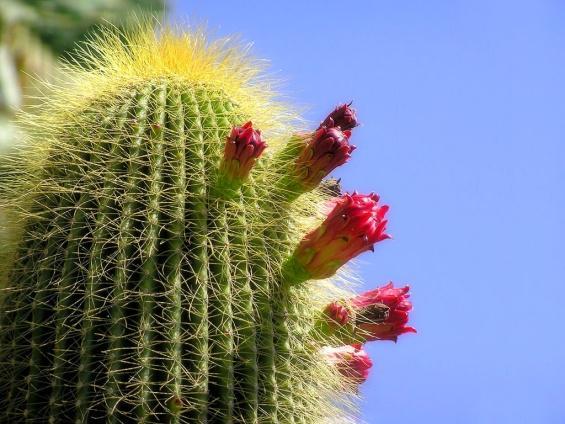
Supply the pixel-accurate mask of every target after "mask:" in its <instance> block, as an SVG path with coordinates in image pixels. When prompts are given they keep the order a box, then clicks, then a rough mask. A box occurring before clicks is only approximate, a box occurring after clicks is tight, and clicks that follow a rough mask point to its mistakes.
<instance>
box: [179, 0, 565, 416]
mask: <svg viewBox="0 0 565 424" xmlns="http://www.w3.org/2000/svg"><path fill="white" fill-rule="evenodd" d="M170 13H171V17H172V19H177V18H179V17H187V16H188V17H190V18H191V19H196V20H197V21H203V20H204V21H207V22H208V25H209V27H210V28H212V29H215V30H217V31H218V34H221V35H223V34H230V33H233V32H236V33H239V34H241V35H242V36H243V38H244V39H245V40H247V41H253V42H254V43H255V53H256V54H257V55H258V56H260V57H266V58H269V59H270V60H271V62H272V70H273V71H276V72H278V73H279V74H280V75H281V76H284V77H285V78H286V79H287V81H288V82H287V84H286V92H285V94H287V95H289V96H291V97H292V98H293V99H295V100H296V102H297V103H299V104H303V105H310V106H311V109H310V110H309V112H308V113H307V116H306V117H307V118H308V119H311V120H312V121H313V122H317V121H319V120H320V119H322V118H323V116H324V114H325V112H327V111H329V110H330V108H332V107H333V106H334V105H335V104H337V103H338V102H341V101H348V100H351V99H352V100H353V101H354V105H355V106H356V108H357V110H358V115H359V117H360V119H361V121H362V123H363V126H362V127H360V128H358V129H357V130H356V131H355V134H354V136H353V142H354V144H356V145H357V146H358V149H357V151H355V153H354V157H353V159H352V160H351V162H350V163H349V164H348V166H345V167H344V168H343V169H342V170H340V171H339V173H338V175H339V176H341V177H343V181H344V184H345V188H347V189H349V190H352V189H354V188H357V189H359V190H361V191H365V192H368V191H371V190H375V191H377V192H378V193H380V194H381V196H382V198H383V200H384V201H385V202H386V203H388V204H390V205H391V211H390V213H389V217H390V227H389V228H390V232H391V233H392V234H393V236H394V240H392V241H386V242H383V243H382V244H380V245H378V247H377V250H376V252H375V254H373V255H370V254H366V255H364V256H363V257H362V262H363V263H364V265H363V268H362V269H363V274H364V276H365V278H366V280H367V287H366V288H369V287H372V286H374V285H378V284H381V283H385V282H387V281H388V280H389V279H390V280H393V281H395V282H398V283H402V282H409V283H410V284H411V286H412V291H413V302H414V305H415V311H414V313H413V315H412V322H413V324H414V325H415V326H416V327H417V328H418V330H419V334H417V335H406V336H405V337H402V338H401V339H400V341H399V342H398V344H396V345H394V344H392V343H387V342H383V343H373V344H371V345H370V346H369V351H370V354H371V356H372V358H373V360H374V363H375V365H374V367H373V370H372V375H371V378H370V380H369V381H368V382H367V383H365V385H364V386H363V388H362V391H363V392H364V396H365V401H364V402H363V404H362V418H363V419H364V420H365V421H367V422H369V423H387V424H396V423H434V424H438V423H458V424H466V423H473V424H477V423H479V424H482V423H489V424H490V423H496V424H506V423H509V424H510V423H512V424H519V423H528V424H532V423H535V424H538V423H544V424H545V423H551V424H553V423H565V397H564V394H565V364H564V362H565V338H564V330H563V326H564V324H565V319H564V318H565V302H564V301H565V279H564V275H565V260H564V259H565V258H564V253H565V249H564V248H563V240H564V236H565V225H564V220H565V191H564V188H563V184H564V182H565V140H564V137H565V131H564V130H565V82H564V81H565V2H563V1H562V0H553V1H550V0H531V1H520V0H512V1H497V0H468V1H455V0H449V1H448V0H444V1H434V0H425V1H424V0H421V1H405V2H399V1H369V0H367V1H349V2H348V1H343V0H341V1H306V0H301V1H295V0H286V1H284V2H279V1H265V0H263V1H204V0H201V1H183V2H181V1H178V2H177V3H176V4H173V6H172V7H171V11H170Z"/></svg>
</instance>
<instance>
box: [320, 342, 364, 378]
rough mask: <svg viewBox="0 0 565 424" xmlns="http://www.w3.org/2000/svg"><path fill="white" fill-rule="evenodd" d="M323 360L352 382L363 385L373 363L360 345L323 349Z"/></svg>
mask: <svg viewBox="0 0 565 424" xmlns="http://www.w3.org/2000/svg"><path fill="white" fill-rule="evenodd" d="M320 353H321V354H322V356H323V358H324V359H325V360H326V361H327V362H329V363H330V364H332V365H334V366H335V367H337V369H338V370H339V372H340V373H341V374H342V375H343V376H344V377H345V378H347V379H348V380H350V381H351V382H354V383H357V384H361V383H364V382H365V381H366V380H367V377H368V376H369V369H370V368H371V367H372V366H373V361H371V358H369V355H368V354H367V352H365V350H364V349H363V346H362V345H360V344H354V345H347V346H340V347H330V346H326V347H324V348H322V349H321V351H320Z"/></svg>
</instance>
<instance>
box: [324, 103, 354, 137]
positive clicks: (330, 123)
mask: <svg viewBox="0 0 565 424" xmlns="http://www.w3.org/2000/svg"><path fill="white" fill-rule="evenodd" d="M350 106H351V103H344V104H342V105H340V106H338V107H336V108H335V109H334V111H333V112H332V113H330V114H329V115H328V116H327V117H326V119H324V120H323V121H322V123H321V124H320V126H319V127H318V129H320V128H322V127H325V128H334V127H339V128H340V129H341V130H342V131H346V130H351V129H353V128H355V127H356V126H357V125H359V122H358V121H357V116H356V115H355V110H354V109H352V108H351V107H350Z"/></svg>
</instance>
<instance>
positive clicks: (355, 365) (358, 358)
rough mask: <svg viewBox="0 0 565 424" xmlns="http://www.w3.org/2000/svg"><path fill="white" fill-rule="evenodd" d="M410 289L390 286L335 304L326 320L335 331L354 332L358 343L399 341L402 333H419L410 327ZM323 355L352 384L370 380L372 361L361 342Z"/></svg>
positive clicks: (327, 310)
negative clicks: (347, 330) (346, 330)
mask: <svg viewBox="0 0 565 424" xmlns="http://www.w3.org/2000/svg"><path fill="white" fill-rule="evenodd" d="M409 290H410V288H409V287H408V286H405V287H394V286H393V284H392V283H389V284H387V285H385V286H383V287H378V288H376V289H374V290H369V291H367V292H365V293H363V294H360V295H358V296H356V297H354V298H352V299H349V300H342V301H336V302H332V303H330V304H329V305H328V306H327V307H326V308H325V310H324V316H325V318H324V320H325V321H327V324H329V326H330V327H331V328H333V329H341V328H346V329H349V330H352V333H353V334H352V335H353V339H356V340H358V341H362V342H369V341H374V340H392V341H394V342H396V341H397V339H398V336H400V335H401V334H404V333H415V332H416V329H414V328H413V327H410V326H407V325H406V324H407V323H408V313H409V312H410V310H411V309H412V303H411V302H410V301H409V300H408V298H409V296H410V295H409V294H408V291H409ZM320 353H321V354H322V356H323V357H324V359H325V360H326V361H327V362H328V363H330V364H332V365H334V366H336V367H337V370H338V371H339V372H340V373H341V374H342V375H343V376H344V377H345V378H346V379H347V380H348V381H351V382H353V383H356V384H360V383H363V382H364V381H365V380H366V379H367V376H368V373H369V368H370V367H371V365H372V362H371V359H370V358H369V357H368V355H367V353H366V352H365V350H363V347H362V344H361V343H353V344H349V345H344V346H340V347H324V348H322V349H321V351H320Z"/></svg>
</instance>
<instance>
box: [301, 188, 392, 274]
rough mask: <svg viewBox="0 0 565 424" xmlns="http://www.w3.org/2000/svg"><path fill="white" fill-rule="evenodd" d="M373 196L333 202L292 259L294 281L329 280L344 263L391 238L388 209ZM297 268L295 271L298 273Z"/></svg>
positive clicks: (353, 195)
mask: <svg viewBox="0 0 565 424" xmlns="http://www.w3.org/2000/svg"><path fill="white" fill-rule="evenodd" d="M378 202H379V196H377V195H376V194H373V193H372V194H369V195H368V196H367V195H362V194H357V193H355V192H354V193H353V194H345V195H343V196H341V197H339V198H336V199H334V200H333V203H334V207H333V210H332V211H331V212H330V213H329V215H328V217H327V218H326V220H325V221H324V222H323V223H322V224H321V225H320V226H319V227H318V228H316V229H314V230H313V231H311V232H310V233H308V234H307V235H306V236H305V237H304V238H303V239H302V241H301V242H300V244H299V245H298V247H297V248H296V250H295V251H294V254H293V256H292V258H291V260H290V261H291V263H292V268H293V269H294V274H295V275H296V276H297V279H298V280H299V281H300V280H306V279H320V278H327V277H331V276H332V275H334V274H335V272H336V271H337V270H338V269H339V268H340V267H341V266H342V265H343V264H345V263H346V262H347V261H349V260H350V259H352V258H354V257H356V256H357V255H359V254H360V253H362V252H365V251H367V250H371V251H372V250H373V248H374V244H375V243H377V242H379V241H382V240H385V239H387V238H390V236H389V235H388V234H386V233H385V229H386V224H387V221H386V220H385V219H384V217H385V215H386V212H387V211H388V206H386V205H379V203H378ZM297 268H298V269H297Z"/></svg>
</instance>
